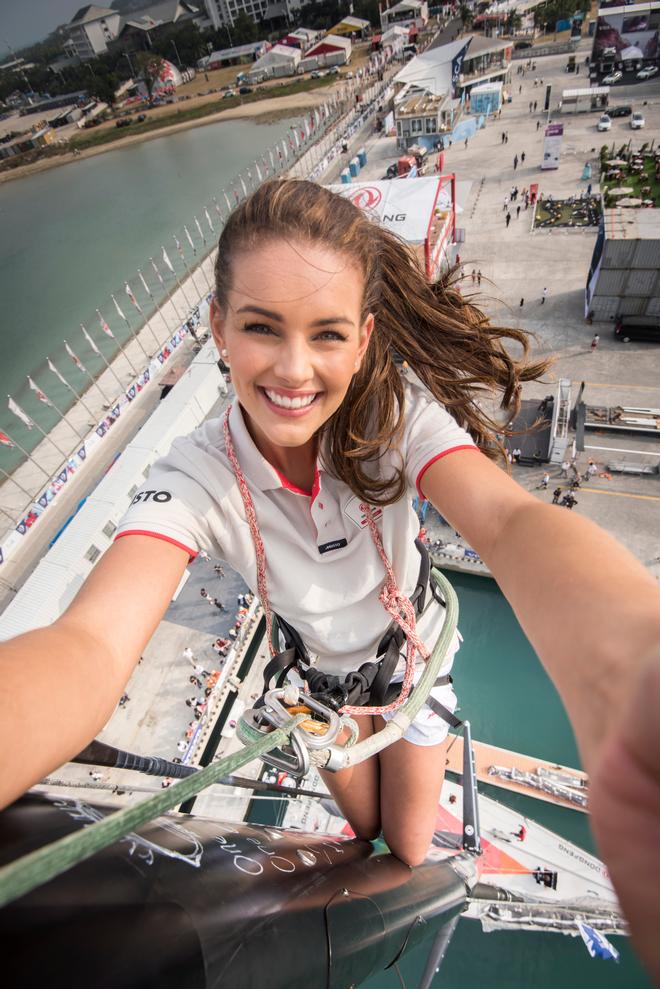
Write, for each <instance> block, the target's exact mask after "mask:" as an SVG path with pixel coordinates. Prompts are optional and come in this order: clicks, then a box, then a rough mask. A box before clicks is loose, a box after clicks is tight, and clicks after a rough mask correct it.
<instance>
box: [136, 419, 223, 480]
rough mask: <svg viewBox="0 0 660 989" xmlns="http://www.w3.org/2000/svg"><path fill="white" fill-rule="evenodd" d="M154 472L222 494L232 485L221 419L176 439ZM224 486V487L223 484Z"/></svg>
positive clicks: (211, 420) (158, 462)
mask: <svg viewBox="0 0 660 989" xmlns="http://www.w3.org/2000/svg"><path fill="white" fill-rule="evenodd" d="M152 469H155V470H159V471H164V472H167V473H169V474H170V475H179V476H180V477H182V478H188V479H190V480H192V481H195V482H196V483H197V484H200V485H201V486H202V487H204V488H207V489H209V488H211V489H212V490H213V491H214V492H216V493H221V491H222V490H223V489H224V487H225V484H226V485H227V486H230V485H231V484H232V483H233V473H232V470H231V466H230V464H229V460H228V458H227V455H226V451H225V439H224V433H223V429H222V419H221V418H219V417H218V418H215V419H208V420H207V421H206V422H203V423H202V424H201V425H200V426H198V427H197V428H196V429H194V430H193V431H192V432H190V433H186V434H185V435H183V436H177V438H176V439H175V440H174V441H173V442H172V445H171V447H170V449H169V452H168V453H166V454H165V456H163V457H160V458H159V459H158V460H157V461H156V462H155V463H154V465H153V468H152ZM223 482H225V483H223Z"/></svg>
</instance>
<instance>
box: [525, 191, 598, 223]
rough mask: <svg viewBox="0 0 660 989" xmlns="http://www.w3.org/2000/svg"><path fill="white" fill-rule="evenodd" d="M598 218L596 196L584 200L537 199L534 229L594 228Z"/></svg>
mask: <svg viewBox="0 0 660 989" xmlns="http://www.w3.org/2000/svg"><path fill="white" fill-rule="evenodd" d="M599 218H600V201H599V199H598V197H597V196H590V197H589V198H587V197H586V196H585V198H584V199H553V200H547V199H539V202H538V205H537V207H536V216H535V218H534V226H535V227H595V226H598V220H599Z"/></svg>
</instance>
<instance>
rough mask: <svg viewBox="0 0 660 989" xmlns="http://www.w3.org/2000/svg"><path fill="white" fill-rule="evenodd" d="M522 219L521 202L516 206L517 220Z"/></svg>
mask: <svg viewBox="0 0 660 989" xmlns="http://www.w3.org/2000/svg"><path fill="white" fill-rule="evenodd" d="M518 219H520V203H518V205H517V206H516V220H518Z"/></svg>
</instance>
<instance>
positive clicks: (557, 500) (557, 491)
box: [552, 488, 561, 505]
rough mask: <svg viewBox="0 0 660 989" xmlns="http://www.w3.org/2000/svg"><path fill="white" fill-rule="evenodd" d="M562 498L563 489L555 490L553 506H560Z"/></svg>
mask: <svg viewBox="0 0 660 989" xmlns="http://www.w3.org/2000/svg"><path fill="white" fill-rule="evenodd" d="M560 497H561V488H555V490H554V491H553V492H552V504H553V505H558V504H559V499H560Z"/></svg>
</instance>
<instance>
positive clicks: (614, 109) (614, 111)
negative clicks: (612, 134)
mask: <svg viewBox="0 0 660 989" xmlns="http://www.w3.org/2000/svg"><path fill="white" fill-rule="evenodd" d="M631 113H632V107H631V106H611V107H608V108H607V114H608V116H610V117H629V116H630V114H631Z"/></svg>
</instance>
